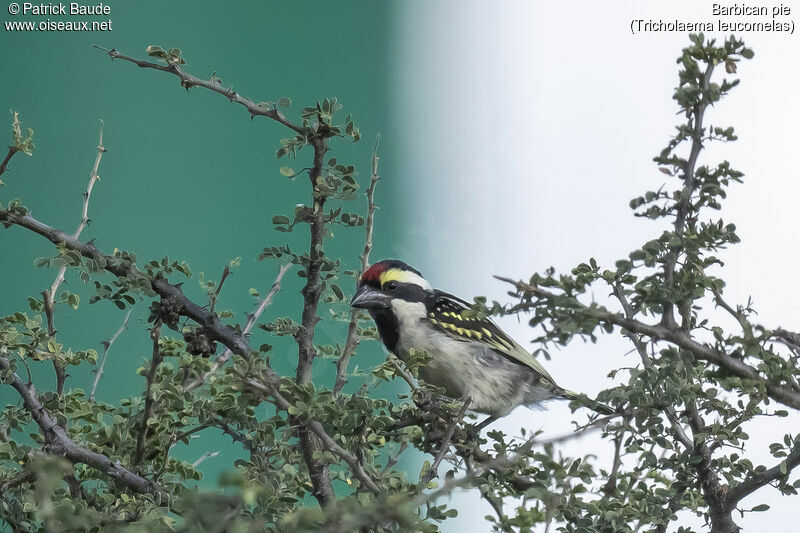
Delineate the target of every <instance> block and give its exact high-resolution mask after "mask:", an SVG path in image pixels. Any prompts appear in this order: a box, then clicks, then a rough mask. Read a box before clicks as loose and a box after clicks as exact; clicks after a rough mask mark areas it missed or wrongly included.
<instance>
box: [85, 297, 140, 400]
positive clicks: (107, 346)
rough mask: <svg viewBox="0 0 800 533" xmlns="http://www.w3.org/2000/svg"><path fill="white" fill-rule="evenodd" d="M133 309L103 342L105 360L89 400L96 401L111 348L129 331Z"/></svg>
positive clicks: (102, 360) (95, 378)
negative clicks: (124, 332) (96, 394)
mask: <svg viewBox="0 0 800 533" xmlns="http://www.w3.org/2000/svg"><path fill="white" fill-rule="evenodd" d="M132 312H133V309H128V312H127V313H125V318H124V319H123V320H122V324H121V325H120V326H119V329H118V330H117V331H116V333H114V335H112V336H111V338H110V339H108V340H107V341H103V358H102V359H101V360H100V366H99V367H98V369H97V374H96V375H95V377H94V383H92V392H91V393H90V394H89V399H90V400H91V401H94V395H95V393H96V392H97V384H98V383H100V378H102V377H103V371H104V369H105V367H106V359H108V352H109V351H111V346H112V345H113V344H114V342H115V341H116V340H117V337H119V336H120V335H122V332H123V331H125V330H126V329H128V320H129V319H130V318H131V313H132Z"/></svg>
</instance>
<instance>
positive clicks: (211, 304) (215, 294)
mask: <svg viewBox="0 0 800 533" xmlns="http://www.w3.org/2000/svg"><path fill="white" fill-rule="evenodd" d="M230 275H231V267H230V266H228V265H225V268H224V269H222V277H221V278H219V283H218V284H217V290H215V291H214V292H213V293H212V294H211V302H209V308H210V309H211V312H214V307H215V306H216V305H217V300H218V299H219V293H220V292H222V286H223V285H224V284H225V280H226V279H228V276H230Z"/></svg>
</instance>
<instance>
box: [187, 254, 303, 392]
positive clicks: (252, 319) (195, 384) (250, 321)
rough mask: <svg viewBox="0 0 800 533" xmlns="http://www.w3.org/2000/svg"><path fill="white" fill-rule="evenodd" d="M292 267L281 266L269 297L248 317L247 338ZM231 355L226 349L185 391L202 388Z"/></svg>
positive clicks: (245, 330) (268, 294) (243, 331)
mask: <svg viewBox="0 0 800 533" xmlns="http://www.w3.org/2000/svg"><path fill="white" fill-rule="evenodd" d="M291 267H292V264H291V263H287V264H285V265H283V266H281V268H280V270H278V275H277V276H276V277H275V281H273V282H272V287H271V288H270V290H269V292H268V293H267V295H266V296H265V297H264V299H263V300H261V302H260V303H259V304H258V307H257V308H256V310H255V311H253V312H252V313H250V314H249V315H248V316H247V324H245V326H244V329H243V330H242V335H245V336H247V335H248V334H249V333H250V330H252V329H253V326H254V325H255V323H256V321H257V320H258V319H259V317H260V316H261V315H262V314H263V313H264V310H265V309H266V308H267V307H269V306H270V304H271V303H272V299H273V298H274V297H275V295H276V294H277V293H278V291H279V290H281V280H282V279H283V276H284V275H285V274H286V272H287V271H288V270H289V269H290V268H291ZM225 268H226V269H227V267H225ZM222 279H223V280H224V279H225V276H224V275H223V278H222ZM221 286H222V282H220V287H221ZM231 355H233V352H231V349H230V348H226V349H225V351H224V352H222V354H220V356H219V357H217V359H216V360H215V361H214V364H213V365H212V366H211V368H210V369H209V370H208V371H207V372H206V373H205V374H203V375H202V376H200V377H199V378H197V379H196V380H194V381H193V382H191V383H189V384H188V385H187V386H186V388H185V390H187V391H190V390H194V389H196V388H197V387H200V386H202V385H203V383H205V382H206V381H207V380H208V378H209V377H211V376H213V375H214V374H216V373H217V371H218V370H219V369H220V367H221V366H222V365H224V364H225V363H226V362H227V361H228V359H230V358H231Z"/></svg>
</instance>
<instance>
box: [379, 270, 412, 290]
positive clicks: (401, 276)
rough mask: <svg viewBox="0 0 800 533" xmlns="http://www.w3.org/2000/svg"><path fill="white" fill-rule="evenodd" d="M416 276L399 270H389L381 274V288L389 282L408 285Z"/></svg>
mask: <svg viewBox="0 0 800 533" xmlns="http://www.w3.org/2000/svg"><path fill="white" fill-rule="evenodd" d="M416 277H417V276H416V275H415V274H414V273H413V272H407V271H405V270H401V269H399V268H390V269H389V270H387V271H386V272H383V273H381V277H380V282H381V286H383V285H384V284H386V283H388V282H390V281H399V282H400V283H408V282H409V281H411V280H412V279H414V278H416Z"/></svg>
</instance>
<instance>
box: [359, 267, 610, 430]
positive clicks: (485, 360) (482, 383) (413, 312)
mask: <svg viewBox="0 0 800 533" xmlns="http://www.w3.org/2000/svg"><path fill="white" fill-rule="evenodd" d="M350 305H351V306H353V307H355V308H359V309H366V310H367V311H368V312H369V314H370V315H371V316H372V318H373V320H374V321H375V324H376V326H377V327H378V333H379V334H380V336H381V340H382V341H383V344H384V345H385V346H386V348H387V349H388V350H389V351H390V352H391V353H393V354H395V355H396V356H397V357H399V358H400V359H402V360H405V359H406V358H407V357H408V354H409V353H410V351H411V350H414V351H417V352H426V353H427V355H428V358H429V359H428V361H427V363H426V364H425V366H424V367H422V368H420V370H419V375H420V377H421V378H422V379H423V380H424V381H425V382H427V383H430V384H431V385H435V386H437V387H442V388H444V390H445V392H446V394H447V395H448V396H450V397H452V398H457V399H458V398H467V397H468V398H470V402H471V403H470V405H469V408H470V409H471V410H473V411H477V412H479V413H485V414H488V415H490V417H489V419H487V420H486V421H485V422H484V423H483V424H481V426H484V425H485V423H486V422H489V421H490V420H495V419H496V418H499V417H502V416H505V415H507V414H508V413H509V412H511V410H512V409H514V408H515V407H517V406H518V405H526V406H529V407H532V406H535V405H537V404H540V403H542V402H544V401H546V400H550V399H553V398H565V399H568V400H577V401H578V402H579V403H581V404H582V405H585V406H587V407H590V408H594V409H596V410H598V411H601V412H608V411H609V410H608V408H607V407H605V406H601V405H600V404H597V403H596V402H594V401H592V400H590V399H589V398H587V397H586V396H584V395H582V394H576V393H573V392H570V391H568V390H566V389H563V388H561V387H559V386H558V385H557V384H556V382H555V380H554V379H553V378H552V377H551V376H550V374H548V373H547V370H545V369H544V367H543V366H542V365H541V364H540V363H539V362H538V361H537V360H536V359H535V358H534V357H533V356H532V355H531V354H530V353H529V352H528V351H527V350H526V349H525V348H523V347H522V346H520V345H519V344H518V343H516V342H515V341H514V340H513V339H511V338H510V337H509V336H508V335H506V334H505V333H504V332H503V331H502V330H501V329H500V328H499V327H497V325H496V324H495V323H494V322H492V321H491V320H489V319H488V318H477V317H475V316H474V313H473V314H469V313H467V315H469V316H466V315H465V313H464V311H466V310H468V309H469V308H470V305H469V304H468V303H467V302H465V301H464V300H462V299H460V298H457V297H456V296H453V295H451V294H448V293H446V292H442V291H440V290H436V289H433V288H432V287H431V284H430V283H428V281H427V280H426V279H425V278H424V277H422V274H420V272H419V271H418V270H416V269H414V268H412V267H410V266H408V265H407V264H406V263H404V262H402V261H398V260H394V259H386V260H383V261H379V262H377V263H375V264H374V265H372V266H371V267H370V268H369V269H368V270H367V271H366V272H365V273H364V275H363V276H362V277H361V280H360V281H359V284H358V289H357V291H356V293H355V295H354V296H353V299H352V301H351V302H350Z"/></svg>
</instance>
